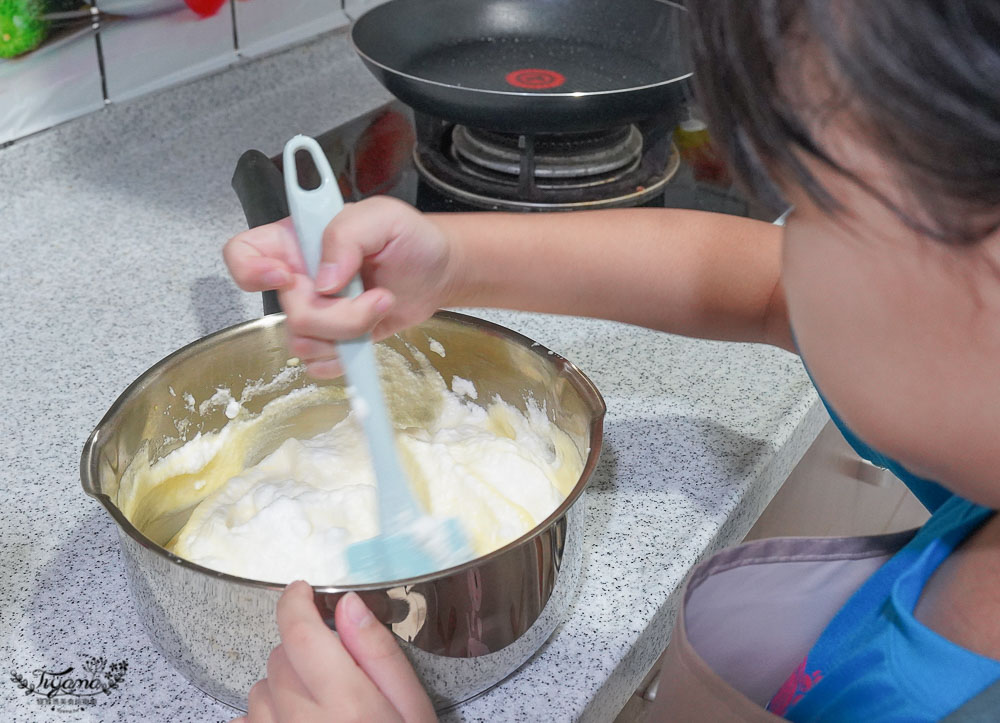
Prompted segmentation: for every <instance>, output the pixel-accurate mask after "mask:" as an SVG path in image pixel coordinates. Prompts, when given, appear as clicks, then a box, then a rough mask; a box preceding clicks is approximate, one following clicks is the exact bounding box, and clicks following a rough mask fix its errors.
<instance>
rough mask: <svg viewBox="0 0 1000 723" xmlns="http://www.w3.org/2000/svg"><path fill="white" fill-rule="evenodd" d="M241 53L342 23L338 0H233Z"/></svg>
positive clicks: (266, 49) (273, 46)
mask: <svg viewBox="0 0 1000 723" xmlns="http://www.w3.org/2000/svg"><path fill="white" fill-rule="evenodd" d="M234 3H235V6H234V7H235V11H236V13H235V14H236V36H237V38H238V42H239V50H240V55H244V56H247V57H253V56H256V55H262V54H264V53H270V52H272V51H274V50H276V49H278V48H282V47H284V46H286V45H291V44H293V43H296V42H300V41H302V40H305V39H307V38H311V37H313V36H314V35H317V34H319V33H324V32H327V31H329V30H334V29H336V28H340V27H343V26H345V25H347V24H348V23H349V22H350V21H349V20H348V19H347V15H345V14H344V10H343V8H342V7H341V0H234Z"/></svg>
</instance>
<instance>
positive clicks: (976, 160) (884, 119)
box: [687, 0, 1000, 243]
mask: <svg viewBox="0 0 1000 723" xmlns="http://www.w3.org/2000/svg"><path fill="white" fill-rule="evenodd" d="M687 5H688V8H689V10H690V11H691V15H692V20H693V21H694V27H695V33H694V35H695V37H694V41H693V43H692V46H693V49H694V55H695V78H696V85H697V89H698V99H699V102H700V104H701V105H702V107H703V108H704V110H705V113H706V115H707V120H708V122H709V126H710V128H711V129H712V131H713V133H714V135H715V138H716V141H717V142H718V143H719V144H720V145H721V146H722V148H723V150H724V151H725V152H726V154H727V155H728V157H729V160H730V163H731V164H732V168H733V171H734V173H735V175H736V176H737V177H738V178H739V179H740V180H741V181H742V183H743V184H744V185H745V186H747V187H748V189H749V190H751V192H753V193H754V194H755V195H756V196H757V197H758V198H759V199H760V200H761V201H763V202H764V203H767V204H768V205H770V206H772V207H774V208H779V207H781V206H782V205H783V198H782V194H781V191H780V188H779V187H778V185H777V184H776V183H775V182H774V181H773V180H772V178H773V176H772V173H771V172H773V171H777V173H778V174H779V175H780V176H781V177H782V178H785V179H788V180H790V181H793V182H795V183H798V184H800V185H801V186H802V187H803V188H804V189H805V191H806V192H807V193H808V194H809V195H810V197H812V198H813V199H814V200H815V201H816V202H817V203H818V204H819V205H820V206H821V207H823V208H824V209H826V210H828V211H836V210H837V209H838V208H839V205H838V203H837V200H836V198H834V197H833V196H832V195H831V194H830V192H829V191H828V190H827V189H825V188H824V187H823V186H822V185H820V184H819V183H818V182H817V180H816V178H815V176H814V175H813V174H812V173H810V172H809V170H808V169H807V167H806V166H805V165H804V164H803V163H802V162H801V160H800V158H799V157H798V155H799V154H801V153H805V154H808V155H811V156H813V157H815V158H818V159H820V160H821V161H823V162H824V163H826V164H828V165H830V166H832V167H833V168H835V169H837V170H838V171H840V172H841V173H844V174H845V175H847V176H848V177H850V178H851V179H852V180H853V181H855V182H857V183H860V184H861V185H862V186H865V187H866V188H867V189H868V190H869V191H870V192H872V193H875V194H876V195H878V197H879V198H880V200H881V201H882V202H883V203H885V204H886V205H888V206H889V207H890V208H892V210H893V211H894V212H895V213H897V214H898V215H899V216H900V217H902V218H903V219H904V220H905V221H906V222H907V223H908V224H909V225H911V226H912V227H915V228H918V229H919V230H920V231H922V232H924V233H928V234H930V235H932V236H934V237H936V238H939V239H941V240H946V241H950V242H956V243H969V242H973V241H975V240H977V239H981V238H982V237H983V236H985V235H987V234H989V233H991V232H992V231H994V230H996V229H997V228H998V226H1000V1H998V0H689V2H688V3H687ZM803 52H804V53H806V54H808V55H809V56H811V57H813V58H819V62H820V63H821V64H822V65H823V66H825V68H826V73H825V74H826V75H827V76H828V79H829V81H830V87H829V88H826V89H819V92H820V94H821V95H822V98H818V99H817V98H815V97H812V98H810V100H809V101H807V100H806V99H805V97H804V96H803V95H802V94H800V93H798V92H797V90H796V85H797V84H800V83H801V82H803V79H802V78H801V77H798V76H800V75H801V74H800V73H799V72H798V71H799V70H800V69H801V68H802V65H801V63H800V60H799V59H800V58H802V57H803ZM807 82H813V81H812V80H810V81H807ZM799 87H800V88H801V87H803V86H802V85H799ZM804 87H806V88H808V89H809V90H810V92H809V95H810V96H815V95H816V93H817V89H816V88H815V87H811V88H810V86H808V85H806V86H804ZM810 102H811V103H812V106H811V107H810ZM847 104H849V106H848V105H847ZM843 107H849V109H850V112H851V114H852V119H853V120H855V121H856V123H857V128H858V130H859V132H861V133H863V135H864V137H865V138H866V140H867V141H868V142H870V143H871V145H872V146H873V147H875V148H878V149H879V151H880V152H881V153H882V155H883V156H884V157H885V158H886V159H887V160H888V161H889V162H890V163H891V164H892V165H893V167H894V168H896V169H897V170H898V173H899V176H900V178H901V179H902V183H901V184H900V185H901V186H904V187H907V188H908V189H909V193H910V194H911V196H912V200H913V201H916V202H917V203H918V204H919V205H920V206H921V207H922V208H923V209H924V210H925V211H926V217H924V216H923V215H922V216H921V218H917V217H916V215H915V214H913V213H911V212H908V211H906V210H905V209H903V208H902V207H900V205H899V204H894V203H893V202H892V201H890V200H889V199H888V198H886V197H885V196H884V195H881V194H879V193H878V192H877V191H876V190H875V189H873V188H871V187H869V186H867V184H865V183H864V182H863V181H862V180H861V179H859V178H857V177H855V176H854V175H853V174H851V173H850V172H848V171H847V170H846V169H844V168H843V166H841V165H840V164H839V163H838V162H837V160H836V159H835V158H833V157H831V155H830V154H829V152H828V150H827V149H825V148H824V147H823V145H822V143H820V142H819V141H818V140H817V138H816V136H815V135H814V130H815V129H814V128H811V127H810V126H814V125H815V123H810V122H809V121H808V120H807V117H808V118H815V117H817V114H821V113H823V112H825V111H828V110H836V109H838V108H843ZM928 219H929V220H928Z"/></svg>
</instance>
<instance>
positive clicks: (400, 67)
mask: <svg viewBox="0 0 1000 723" xmlns="http://www.w3.org/2000/svg"><path fill="white" fill-rule="evenodd" d="M685 14H686V12H685V10H684V8H683V7H681V6H680V5H676V4H674V3H670V2H662V1H660V0H392V1H391V2H389V3H386V4H385V5H380V6H378V7H376V8H373V9H372V10H370V11H369V12H367V13H365V14H364V15H363V16H362V17H361V18H359V19H358V21H357V22H356V23H355V24H354V28H353V29H352V31H351V38H352V40H353V41H354V47H355V49H356V50H357V51H358V53H359V54H360V56H361V59H362V60H363V61H364V62H365V65H367V66H368V69H369V70H371V71H372V73H374V74H375V77H376V78H378V79H379V81H380V82H381V83H382V84H383V85H384V86H385V87H386V88H387V89H388V90H389V91H390V92H391V93H392V94H393V95H395V96H396V97H397V98H399V99H400V100H402V101H403V102H404V103H407V104H408V105H410V106H412V107H413V108H415V109H417V110H419V111H423V112H424V113H428V114H430V115H434V116H438V117H441V118H446V119H448V120H452V121H455V122H457V123H463V124H466V125H471V126H476V127H479V128H487V129H490V130H496V131H505V132H512V133H524V134H535V133H555V132H569V131H586V130H596V129H599V128H608V127H612V126H616V125H620V124H623V123H627V122H630V121H634V120H638V119H640V118H643V117H648V116H650V115H652V114H655V113H659V112H662V111H663V110H665V109H666V108H668V107H669V106H671V105H673V104H676V103H677V102H678V101H679V100H680V99H681V98H682V97H683V92H684V91H683V88H682V86H683V85H684V83H683V82H682V81H684V80H685V79H686V78H688V77H689V76H690V75H691V64H690V60H689V56H688V51H687V42H686V38H687V33H686V18H685Z"/></svg>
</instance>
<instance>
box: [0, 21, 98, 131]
mask: <svg viewBox="0 0 1000 723" xmlns="http://www.w3.org/2000/svg"><path fill="white" fill-rule="evenodd" d="M103 105H104V93H103V91H102V89H101V70H100V65H99V63H98V59H97V43H96V41H95V30H94V28H93V22H92V21H91V20H89V19H86V18H83V19H82V20H81V22H78V23H75V24H74V25H72V26H70V27H64V28H62V29H61V30H58V31H56V32H54V33H52V34H51V35H50V37H49V39H48V40H46V41H45V42H44V43H43V44H42V45H41V46H40V47H39V48H38V49H37V50H34V51H32V52H30V53H26V54H24V55H21V56H18V57H16V58H6V59H0V143H5V142H7V141H11V140H13V139H15V138H19V137H21V136H25V135H28V134H29V133H34V132H35V131H39V130H42V129H43V128H48V127H49V126H52V125H55V124H57V123H62V122H63V121H66V120H69V119H70V118H75V117H76V116H80V115H83V114H84V113H89V112H90V111H94V110H97V109H99V108H101V107H102V106H103Z"/></svg>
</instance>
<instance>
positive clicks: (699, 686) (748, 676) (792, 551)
mask: <svg viewBox="0 0 1000 723" xmlns="http://www.w3.org/2000/svg"><path fill="white" fill-rule="evenodd" d="M915 533H916V530H908V531H906V532H897V533H892V534H888V535H875V536H871V537H824V538H792V537H779V538H773V539H766V540H755V541H754V542H750V543H747V544H745V545H740V546H738V547H732V548H729V549H726V550H723V551H722V552H719V553H718V554H716V555H714V556H713V557H711V558H710V559H708V560H706V561H705V562H703V563H701V564H700V565H698V566H697V567H695V568H694V570H693V571H692V573H691V577H690V578H689V580H688V582H687V585H686V586H685V589H684V592H683V593H682V596H681V607H680V611H679V612H678V614H677V619H676V621H675V623H674V630H673V633H672V635H671V638H670V644H669V645H668V646H667V650H666V654H665V655H664V661H663V667H662V669H661V673H660V682H659V687H658V689H657V693H656V700H655V701H654V703H653V708H652V711H651V716H650V720H654V721H672V722H673V721H676V722H678V723H680V722H683V721H696V722H698V723H703V722H705V721H712V722H715V721H747V722H748V723H758V722H760V723H764V722H765V721H770V722H772V723H773V722H774V721H780V720H783V719H782V718H780V717H778V716H776V715H774V714H773V713H769V712H768V711H766V710H764V706H766V705H767V703H768V701H770V700H771V698H772V696H774V694H775V693H776V692H777V691H778V689H779V688H780V687H781V686H782V684H783V683H784V682H785V681H786V680H787V679H788V677H789V676H790V675H791V674H792V672H793V671H795V669H796V668H797V667H798V666H799V664H800V663H802V661H803V660H804V659H805V657H806V655H807V654H808V653H809V650H810V649H811V648H812V646H813V644H814V643H815V642H816V640H817V639H818V638H819V636H820V634H821V633H822V632H823V630H824V629H825V628H826V626H827V624H828V623H829V622H830V621H831V620H832V619H833V617H834V615H836V614H837V612H838V611H839V610H840V608H841V607H843V606H844V604H845V603H846V602H847V600H848V599H849V598H850V597H851V595H853V594H854V592H855V591H856V590H857V589H858V588H859V587H861V585H862V584H863V583H864V582H865V581H866V580H867V579H868V578H869V577H870V576H871V575H872V574H873V573H874V572H875V571H876V570H877V569H878V568H879V567H881V566H882V564H883V563H885V562H886V561H887V560H888V559H889V558H890V557H892V556H893V555H894V554H895V553H896V552H897V551H898V550H899V549H900V548H902V547H903V546H904V545H905V544H906V543H907V542H909V541H910V539H911V538H912V537H913V535H914V534H915Z"/></svg>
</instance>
